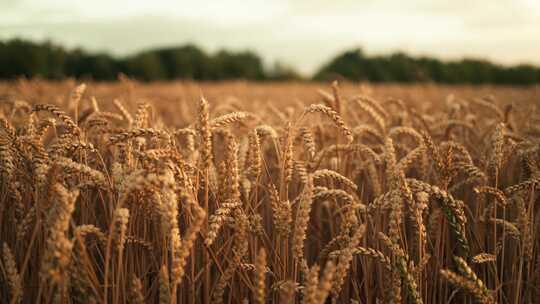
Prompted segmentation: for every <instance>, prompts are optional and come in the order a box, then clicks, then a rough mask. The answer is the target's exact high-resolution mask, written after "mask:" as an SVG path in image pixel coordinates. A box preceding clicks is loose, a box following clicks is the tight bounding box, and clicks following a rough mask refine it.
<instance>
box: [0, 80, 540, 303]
mask: <svg viewBox="0 0 540 304" xmlns="http://www.w3.org/2000/svg"><path fill="white" fill-rule="evenodd" d="M539 106H540V88H538V87H536V88H535V87H523V88H513V87H489V86H482V87H474V86H454V87H451V86H435V85H411V86H400V85H368V84H351V83H348V84H337V83H332V84H329V83H326V84H325V83H265V84H263V83H250V82H229V83H193V82H173V83H153V84H144V83H138V82H135V81H133V80H130V79H121V81H119V82H116V83H90V82H89V83H87V84H86V85H85V84H80V83H77V82H75V81H64V82H56V83H52V82H45V81H40V80H33V81H27V80H18V81H14V82H9V83H7V82H5V83H0V241H1V244H0V246H1V254H0V261H1V262H0V299H1V301H0V302H2V303H12V304H15V303H114V304H116V303H173V304H183V303H204V304H207V303H258V304H262V303H306V304H315V303H317V304H324V303H476V302H478V303H540V300H539V299H540V203H539V195H538V189H539V188H540V111H539V110H538V107H539Z"/></svg>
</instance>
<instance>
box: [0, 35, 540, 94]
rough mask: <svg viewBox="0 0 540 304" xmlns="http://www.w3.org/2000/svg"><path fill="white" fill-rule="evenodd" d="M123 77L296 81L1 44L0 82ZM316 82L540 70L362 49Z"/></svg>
mask: <svg viewBox="0 0 540 304" xmlns="http://www.w3.org/2000/svg"><path fill="white" fill-rule="evenodd" d="M120 73H122V74H125V75H127V76H129V77H133V78H136V79H139V80H144V81H154V80H173V79H193V80H225V79H250V80H291V79H295V80H299V79H302V78H301V77H300V76H299V73H297V72H296V71H295V70H294V69H293V68H291V67H289V66H285V65H282V64H279V63H276V64H274V65H273V66H272V67H265V65H264V64H263V60H262V59H261V57H260V56H259V55H257V54H256V53H254V52H251V51H241V52H231V51H227V50H221V51H218V52H216V53H213V54H209V53H206V52H205V51H204V50H202V49H200V48H198V47H197V46H195V45H191V44H188V45H184V46H180V47H171V48H158V49H152V50H147V51H143V52H139V53H137V54H134V55H131V56H125V57H121V58H119V57H114V56H111V55H109V54H106V53H90V52H86V51H84V50H82V49H74V50H67V49H65V48H62V47H60V46H58V45H55V44H53V43H51V42H43V43H36V42H31V41H26V40H21V39H13V40H9V41H4V42H1V41H0V79H13V78H16V77H21V76H24V77H29V78H31V77H43V78H47V79H63V78H66V77H76V78H91V79H95V80H114V79H116V78H117V76H118V75H119V74H120ZM311 78H312V79H314V80H328V79H334V78H345V79H349V80H352V81H371V82H437V83H473V84H482V83H495V84H535V83H540V68H539V67H535V66H532V65H517V66H502V65H498V64H494V63H491V62H489V61H486V60H477V59H463V60H459V61H441V60H438V59H435V58H430V57H411V56H408V55H406V54H403V53H394V54H390V55H385V56H366V55H365V54H364V53H363V52H362V50H361V49H354V50H350V51H346V52H344V53H342V54H340V55H338V56H336V57H335V58H333V59H332V60H331V61H329V62H328V63H327V64H325V65H324V66H323V67H322V68H321V69H320V70H318V71H317V72H316V73H315V75H313V77H311Z"/></svg>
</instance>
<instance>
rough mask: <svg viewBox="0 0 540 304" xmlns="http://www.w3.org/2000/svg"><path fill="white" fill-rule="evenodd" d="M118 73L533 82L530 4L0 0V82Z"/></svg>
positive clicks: (534, 25)
mask: <svg viewBox="0 0 540 304" xmlns="http://www.w3.org/2000/svg"><path fill="white" fill-rule="evenodd" d="M119 74H125V75H127V76H129V77H132V78H136V79H140V80H146V81H156V80H173V79H193V80H224V79H250V80H327V79H334V78H338V79H339V78H345V79H349V80H353V81H371V82H437V83H475V84H476V83H495V84H534V83H540V1H538V0H494V1H489V0H468V1H465V0H454V1H432V0H408V1H391V0H356V1H353V0H341V1H323V0H310V1H307V0H289V1H285V0H273V1H262V0H261V1H259V0H251V1H241V0H220V1H195V2H194V1H179V0H153V1H141V0H116V1H106V0H94V1H91V2H89V1H70V0H2V1H0V78H2V79H11V78H16V77H20V76H25V77H28V78H31V77H42V78H49V79H63V78H66V77H76V78H81V79H94V80H114V79H117V77H118V75H119Z"/></svg>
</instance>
